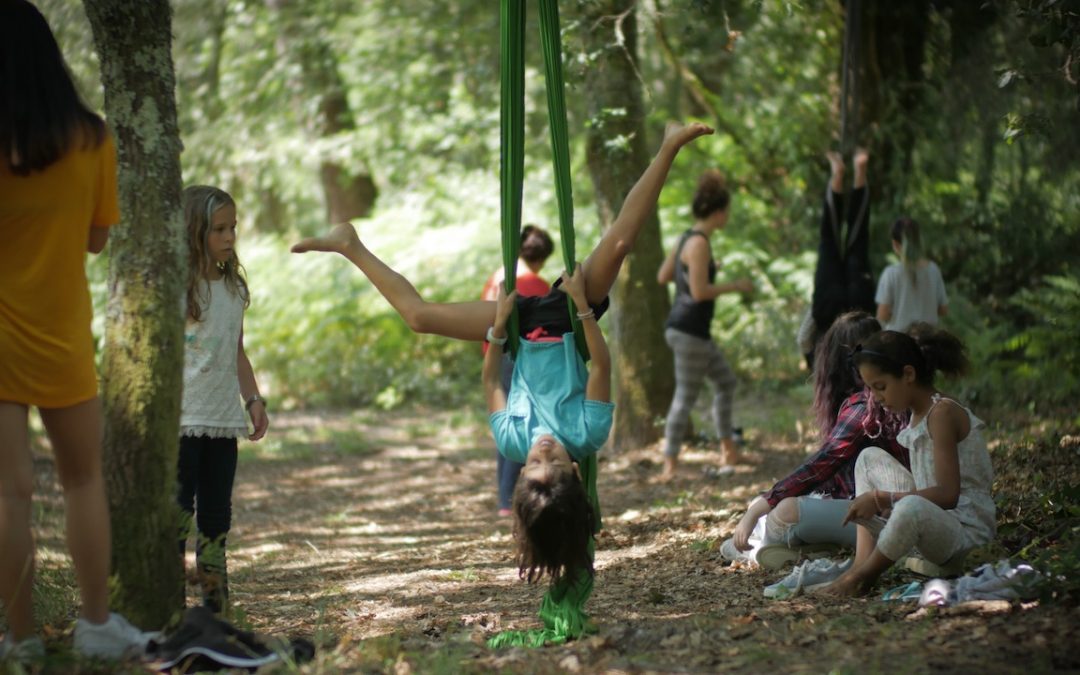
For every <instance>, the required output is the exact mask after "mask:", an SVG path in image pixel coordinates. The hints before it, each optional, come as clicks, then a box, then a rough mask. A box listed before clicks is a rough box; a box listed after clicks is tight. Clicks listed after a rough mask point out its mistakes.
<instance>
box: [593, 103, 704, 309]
mask: <svg viewBox="0 0 1080 675" xmlns="http://www.w3.org/2000/svg"><path fill="white" fill-rule="evenodd" d="M711 133H713V130H712V129H711V128H709V127H707V126H705V125H704V124H701V123H699V122H694V123H693V124H689V125H687V126H682V125H680V124H668V126H667V129H666V130H665V131H664V142H663V144H661V146H660V151H659V152H658V153H656V157H655V158H653V161H652V163H650V164H649V166H648V168H646V169H645V173H643V174H641V178H639V179H638V180H637V183H635V184H634V187H633V188H631V189H630V193H629V194H627V195H626V199H625V200H624V201H623V205H622V208H621V209H619V215H618V216H617V217H616V218H615V222H613V223H612V224H611V227H609V228H608V230H607V232H605V233H604V236H603V237H602V238H601V239H600V242H599V243H598V244H597V245H596V248H595V249H593V251H592V253H590V254H589V257H588V258H586V259H585V262H584V263H583V264H582V270H583V271H584V272H585V292H586V295H587V296H588V300H589V303H590V304H596V303H599V302H601V301H602V300H603V299H604V298H606V297H607V295H608V293H609V292H610V291H611V287H612V285H613V284H614V283H615V278H616V277H617V276H618V274H619V268H620V267H621V266H622V261H623V258H625V257H626V255H627V254H628V253H630V249H632V248H633V247H634V241H635V240H636V239H637V235H638V232H640V231H641V228H642V226H643V225H644V224H645V222H646V221H647V220H648V219H649V217H650V216H651V215H652V214H653V211H654V210H655V209H656V201H657V199H659V198H660V190H661V189H662V188H663V187H664V182H665V181H666V180H667V175H668V171H669V170H670V169H671V165H672V163H674V161H675V156H676V155H678V154H679V150H680V149H681V148H682V147H683V146H684V145H686V144H687V143H689V142H691V141H693V140H694V139H696V138H698V137H700V136H705V135H707V134H711Z"/></svg>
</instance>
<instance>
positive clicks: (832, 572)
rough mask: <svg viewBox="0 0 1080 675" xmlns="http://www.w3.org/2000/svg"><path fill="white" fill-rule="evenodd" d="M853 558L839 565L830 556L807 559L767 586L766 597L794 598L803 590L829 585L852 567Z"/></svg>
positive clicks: (775, 598) (776, 598)
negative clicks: (789, 572)
mask: <svg viewBox="0 0 1080 675" xmlns="http://www.w3.org/2000/svg"><path fill="white" fill-rule="evenodd" d="M851 562H852V561H851V558H848V559H846V560H844V561H843V562H842V563H840V564H839V565H837V564H836V563H834V562H833V561H832V560H830V559H828V558H818V559H817V560H807V561H806V562H804V563H802V564H801V565H799V566H797V567H796V568H795V569H793V570H791V574H789V575H787V576H786V577H784V578H783V579H781V580H780V581H777V582H776V583H775V584H772V585H771V586H766V587H765V597H766V598H772V599H774V600H778V599H783V598H793V597H795V596H796V595H799V594H800V593H802V592H803V591H813V590H817V589H818V588H821V587H823V586H828V585H829V584H831V583H832V582H834V581H836V580H837V579H839V578H840V575H842V574H843V573H844V572H846V571H848V569H850V568H851Z"/></svg>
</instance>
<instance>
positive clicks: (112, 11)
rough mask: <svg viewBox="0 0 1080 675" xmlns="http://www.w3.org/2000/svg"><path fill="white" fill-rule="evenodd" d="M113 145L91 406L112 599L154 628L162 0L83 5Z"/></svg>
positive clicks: (178, 337) (170, 440) (164, 343)
mask: <svg viewBox="0 0 1080 675" xmlns="http://www.w3.org/2000/svg"><path fill="white" fill-rule="evenodd" d="M84 5H85V7H86V14H87V17H88V18H89V19H90V25H91V27H92V30H93V33H94V42H95V44H96V45H97V52H98V56H99V58H100V61H101V78H102V82H103V83H104V86H105V109H106V116H107V118H108V120H109V124H110V126H111V127H112V130H113V133H114V134H115V136H116V140H117V150H118V155H119V162H120V179H119V184H120V211H121V214H122V217H121V224H120V226H119V227H117V228H115V229H114V231H113V232H112V234H111V236H110V242H111V246H110V264H109V302H108V310H107V318H106V326H105V349H104V359H103V380H104V384H103V386H102V398H103V400H104V404H105V417H106V420H105V474H106V481H107V484H108V491H109V506H110V508H111V511H112V544H113V570H114V575H115V580H116V581H117V585H116V589H115V591H114V597H113V603H114V606H115V607H116V608H117V609H119V610H120V611H122V612H124V613H125V614H126V615H127V616H128V617H129V618H130V619H131V620H132V621H133V622H134V623H136V624H138V625H140V626H143V627H161V626H163V625H164V624H165V622H166V621H167V620H168V619H169V618H170V617H171V616H172V615H173V614H174V613H175V612H177V611H178V610H180V609H181V608H182V607H183V600H184V584H183V571H182V565H181V560H180V557H179V556H178V555H177V533H178V531H179V522H180V520H179V510H178V509H177V507H176V500H175V493H176V487H175V485H176V454H177V437H178V434H179V423H180V394H181V377H182V372H183V358H184V352H183V349H184V346H183V310H182V306H181V302H182V298H183V295H184V288H185V284H186V278H187V269H186V262H185V261H186V246H185V239H184V237H183V223H182V220H181V213H180V137H179V130H178V127H177V121H176V102H175V98H174V85H175V80H174V72H173V62H172V54H171V44H172V12H171V10H170V7H169V3H168V1H167V0H139V1H138V2H129V1H127V0H85V2H84Z"/></svg>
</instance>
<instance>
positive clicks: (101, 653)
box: [75, 612, 160, 659]
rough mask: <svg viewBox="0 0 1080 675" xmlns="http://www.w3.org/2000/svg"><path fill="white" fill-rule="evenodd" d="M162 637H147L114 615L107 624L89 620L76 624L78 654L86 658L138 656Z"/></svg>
mask: <svg viewBox="0 0 1080 675" xmlns="http://www.w3.org/2000/svg"><path fill="white" fill-rule="evenodd" d="M159 635H160V634H159V633H156V632H151V633H145V632H143V631H141V630H139V629H138V628H136V627H135V626H132V625H131V624H130V623H128V620H127V619H125V618H124V617H122V616H120V615H119V614H116V613H115V612H113V613H110V614H109V619H108V621H106V622H105V623H92V622H90V621H88V620H86V619H79V620H78V621H77V622H76V623H75V651H76V652H78V653H80V654H82V655H83V656H98V657H102V658H106V659H121V658H125V657H128V656H138V655H141V654H142V653H144V652H145V651H146V644H147V643H148V642H149V641H150V640H151V639H153V638H155V637H158V636H159Z"/></svg>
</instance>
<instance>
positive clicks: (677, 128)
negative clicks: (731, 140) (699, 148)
mask: <svg viewBox="0 0 1080 675" xmlns="http://www.w3.org/2000/svg"><path fill="white" fill-rule="evenodd" d="M711 133H714V130H713V128H712V127H710V126H706V125H704V124H702V123H701V122H691V123H690V124H687V125H685V126H684V125H682V124H680V123H679V122H668V124H667V126H666V127H665V128H664V145H665V146H666V145H670V146H671V147H673V148H675V149H676V150H678V149H679V148H681V147H682V146H684V145H686V144H687V143H689V142H690V141H692V140H694V139H695V138H700V137H701V136H708V135H709V134H711Z"/></svg>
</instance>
